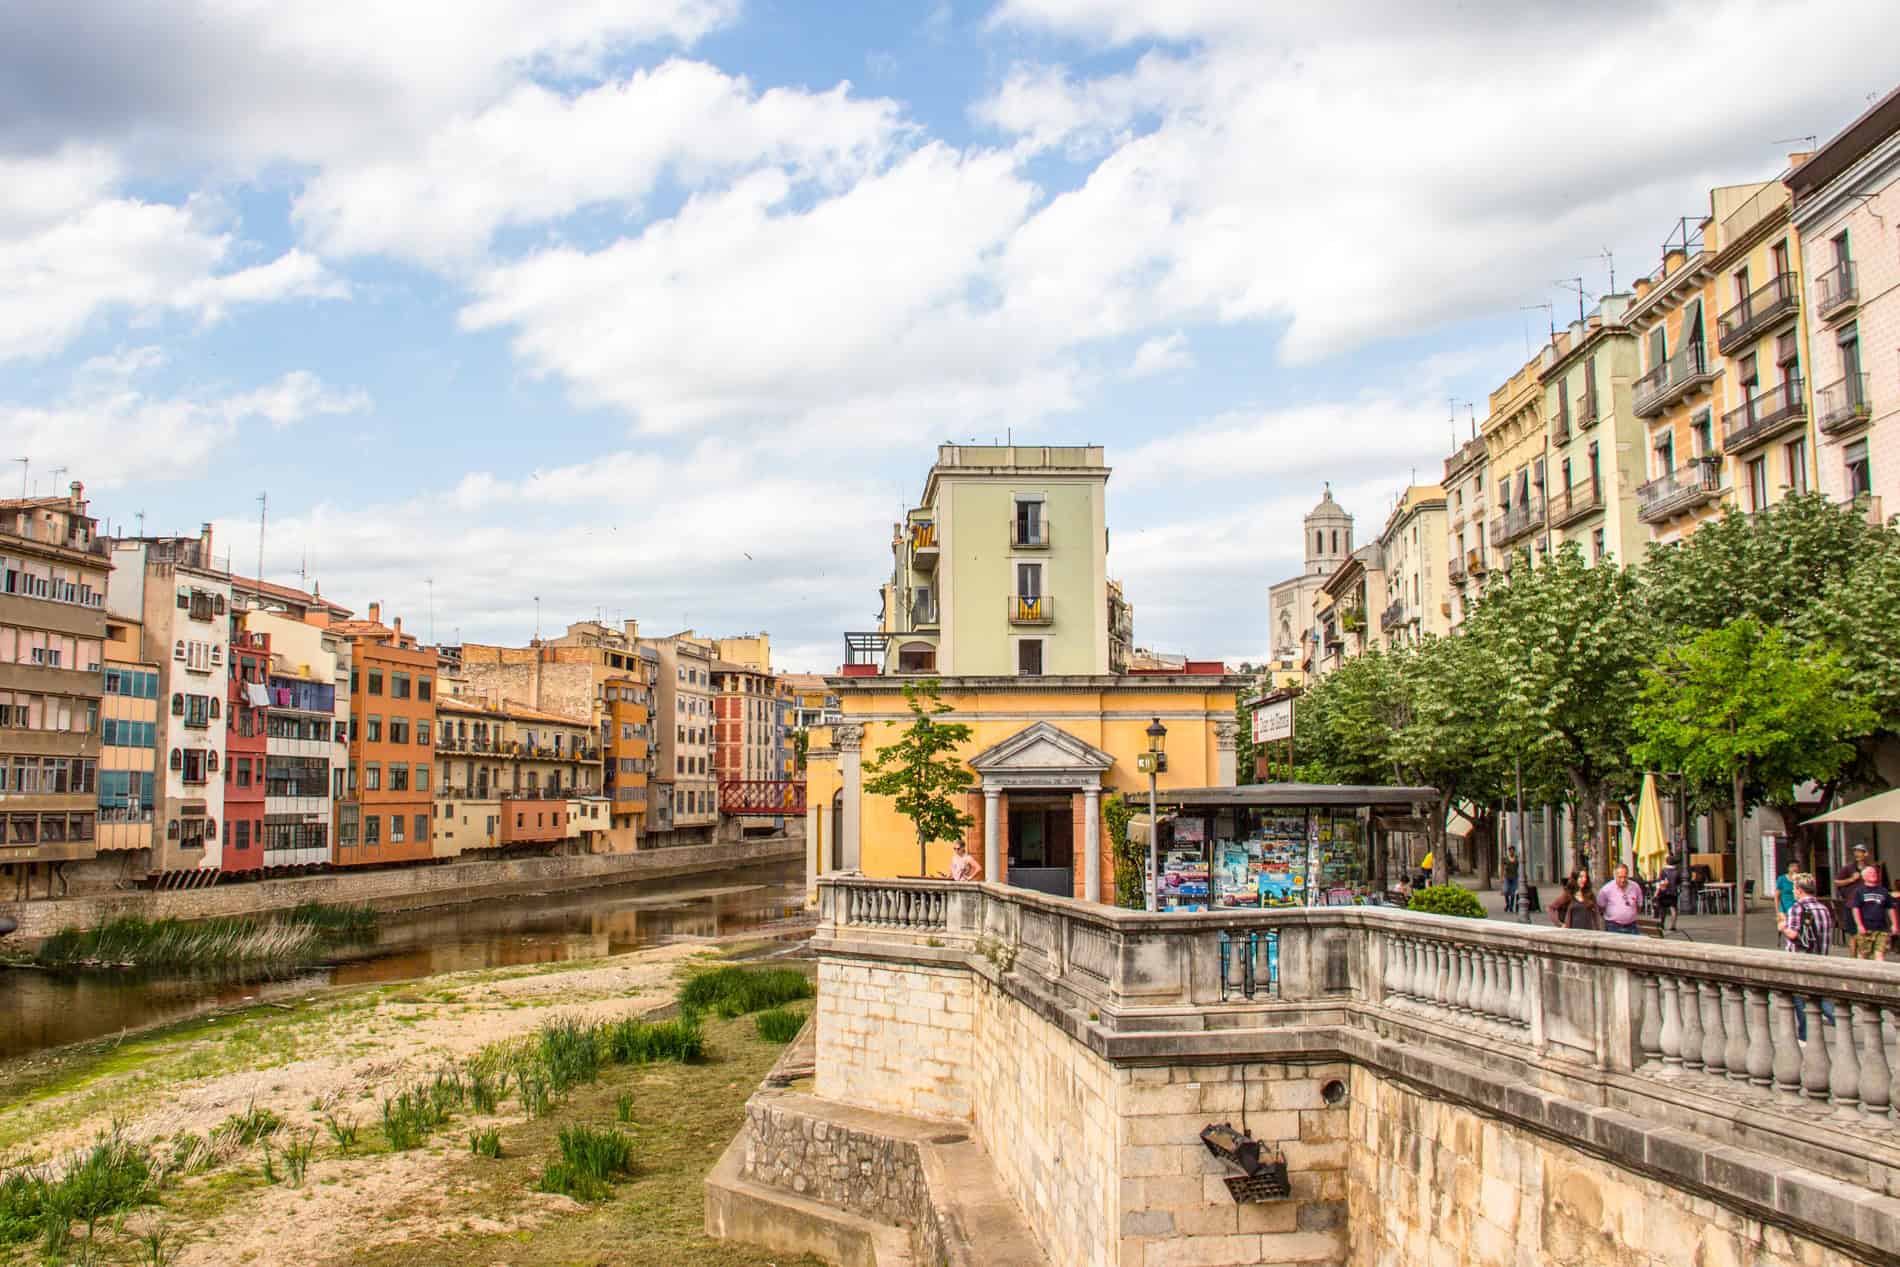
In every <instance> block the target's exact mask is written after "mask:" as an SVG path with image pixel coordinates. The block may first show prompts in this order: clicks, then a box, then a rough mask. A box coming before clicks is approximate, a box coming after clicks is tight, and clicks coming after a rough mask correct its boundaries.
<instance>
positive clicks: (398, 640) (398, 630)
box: [395, 616, 402, 646]
mask: <svg viewBox="0 0 1900 1267" xmlns="http://www.w3.org/2000/svg"><path fill="white" fill-rule="evenodd" d="M395 630H396V645H398V646H401V645H402V617H401V616H398V617H396V621H395Z"/></svg>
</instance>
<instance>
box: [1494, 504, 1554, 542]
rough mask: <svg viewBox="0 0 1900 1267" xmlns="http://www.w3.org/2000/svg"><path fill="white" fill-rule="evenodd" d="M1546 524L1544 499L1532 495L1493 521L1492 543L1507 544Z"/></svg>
mask: <svg viewBox="0 0 1900 1267" xmlns="http://www.w3.org/2000/svg"><path fill="white" fill-rule="evenodd" d="M1543 526H1544V499H1543V498H1542V497H1532V498H1531V499H1530V500H1529V501H1526V502H1520V503H1518V504H1517V505H1515V506H1512V507H1511V508H1510V509H1509V510H1506V511H1505V512H1504V513H1503V514H1502V515H1500V516H1498V517H1497V518H1496V519H1493V520H1492V521H1491V544H1492V545H1494V546H1506V545H1509V544H1511V542H1513V541H1516V540H1517V539H1518V538H1519V537H1526V536H1529V535H1530V534H1531V533H1532V532H1535V531H1536V530H1537V529H1539V528H1541V527H1543Z"/></svg>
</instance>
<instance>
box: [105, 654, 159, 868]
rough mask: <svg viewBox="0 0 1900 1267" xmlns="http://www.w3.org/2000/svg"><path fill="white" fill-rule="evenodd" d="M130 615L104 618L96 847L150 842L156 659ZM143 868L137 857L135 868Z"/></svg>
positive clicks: (116, 849) (130, 849) (126, 851)
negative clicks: (145, 652) (145, 653)
mask: <svg viewBox="0 0 1900 1267" xmlns="http://www.w3.org/2000/svg"><path fill="white" fill-rule="evenodd" d="M144 636H145V635H144V631H143V630H142V629H141V628H140V627H139V622H137V621H135V620H122V619H117V618H111V619H108V620H107V621H106V647H105V693H104V695H102V696H101V697H100V700H99V735H100V744H99V852H100V853H101V854H105V853H108V852H110V853H113V854H117V855H120V856H130V855H132V854H134V853H136V852H138V851H142V850H149V849H150V848H151V847H152V772H153V769H154V768H155V767H154V758H155V756H156V754H157V751H158V662H157V661H156V660H147V659H145V658H144V656H143V652H142V648H143V646H144ZM144 873H145V863H144V860H143V859H139V860H138V862H137V874H138V875H143V874H144Z"/></svg>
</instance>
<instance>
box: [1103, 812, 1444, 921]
mask: <svg viewBox="0 0 1900 1267" xmlns="http://www.w3.org/2000/svg"><path fill="white" fill-rule="evenodd" d="M1437 803H1438V792H1437V790H1436V789H1434V788H1429V787H1356V786H1345V785H1338V784H1324V783H1252V784H1247V785H1245V786H1241V787H1210V788H1189V789H1185V790H1181V789H1176V790H1173V791H1169V792H1166V793H1164V794H1162V795H1159V796H1157V797H1156V799H1155V804H1156V809H1157V811H1158V813H1159V817H1160V831H1159V840H1158V842H1157V848H1156V853H1157V857H1158V859H1159V866H1160V871H1161V875H1160V883H1159V889H1158V892H1157V895H1156V902H1155V906H1156V909H1158V910H1163V911H1207V910H1227V909H1234V908H1246V907H1252V908H1258V907H1276V906H1323V905H1335V906H1341V905H1350V904H1352V903H1355V902H1363V901H1366V900H1367V899H1368V898H1369V897H1373V900H1377V899H1376V897H1374V896H1373V895H1374V894H1375V890H1374V889H1373V886H1372V881H1373V875H1372V871H1373V868H1372V858H1373V856H1374V854H1373V850H1374V849H1375V848H1376V847H1377V846H1378V845H1379V844H1380V842H1381V841H1380V838H1381V837H1382V835H1383V834H1384V833H1385V832H1386V831H1389V830H1392V829H1393V828H1394V826H1395V825H1399V824H1402V825H1406V826H1416V825H1417V824H1418V823H1419V821H1420V820H1421V819H1423V818H1425V817H1426V816H1428V815H1430V814H1431V813H1433V812H1435V809H1436V806H1437ZM1141 817H1145V815H1138V818H1137V821H1139V819H1140V818H1141ZM1151 879H1152V877H1151Z"/></svg>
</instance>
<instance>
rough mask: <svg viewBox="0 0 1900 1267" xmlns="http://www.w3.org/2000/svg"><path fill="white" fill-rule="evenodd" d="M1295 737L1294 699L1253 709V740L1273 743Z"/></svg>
mask: <svg viewBox="0 0 1900 1267" xmlns="http://www.w3.org/2000/svg"><path fill="white" fill-rule="evenodd" d="M1292 737H1293V701H1292V700H1290V699H1283V700H1279V701H1277V702H1275V703H1272V704H1262V705H1260V706H1259V707H1258V708H1256V709H1254V710H1253V741H1254V742H1255V743H1272V742H1274V741H1275V740H1279V739H1291V738H1292Z"/></svg>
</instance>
